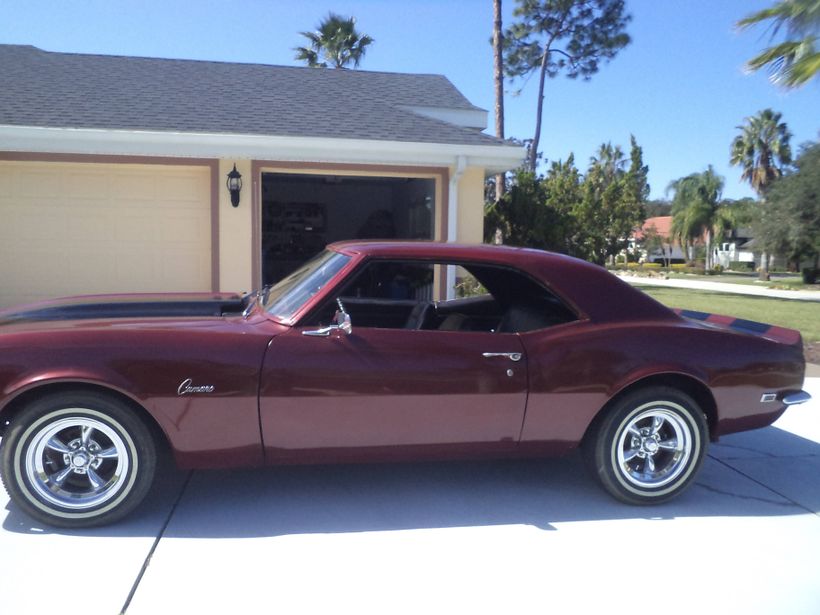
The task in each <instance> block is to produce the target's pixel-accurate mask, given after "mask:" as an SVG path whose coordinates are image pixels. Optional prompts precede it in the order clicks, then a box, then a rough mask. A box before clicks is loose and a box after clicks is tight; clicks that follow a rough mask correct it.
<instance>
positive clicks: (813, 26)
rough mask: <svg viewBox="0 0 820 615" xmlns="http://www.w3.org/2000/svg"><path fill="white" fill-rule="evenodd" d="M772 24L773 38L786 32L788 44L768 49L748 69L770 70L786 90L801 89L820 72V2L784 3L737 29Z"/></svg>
mask: <svg viewBox="0 0 820 615" xmlns="http://www.w3.org/2000/svg"><path fill="white" fill-rule="evenodd" d="M765 21H771V24H770V28H771V30H772V33H771V36H772V37H774V36H776V35H777V33H778V32H779V31H780V30H781V29H782V28H785V30H786V40H784V41H783V42H781V43H778V44H776V45H774V46H773V47H769V48H768V49H764V50H763V51H762V52H761V53H759V54H758V55H756V56H755V57H754V58H752V59H751V60H749V61H748V62H747V64H746V67H747V68H748V69H749V70H752V71H756V70H759V69H761V68H763V67H764V66H768V67H769V71H770V74H771V79H772V81H773V82H774V83H776V84H778V85H782V86H784V87H786V88H796V87H800V86H801V85H803V84H804V83H806V82H807V81H809V80H810V79H811V78H812V77H814V76H815V75H817V74H818V72H820V51H818V49H817V38H818V36H820V2H818V0H780V1H779V2H776V3H775V4H774V6H771V7H770V8H767V9H763V10H761V11H757V12H756V13H752V14H751V15H749V16H748V17H746V18H745V19H742V20H740V21H739V22H738V23H737V25H738V27H739V28H741V29H746V28H749V27H750V26H754V25H757V24H759V23H761V22H765Z"/></svg>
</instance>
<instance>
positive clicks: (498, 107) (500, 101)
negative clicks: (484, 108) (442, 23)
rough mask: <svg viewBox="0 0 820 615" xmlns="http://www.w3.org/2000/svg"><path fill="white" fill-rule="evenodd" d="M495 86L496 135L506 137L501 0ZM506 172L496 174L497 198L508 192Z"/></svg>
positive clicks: (496, 11) (497, 1) (496, 10)
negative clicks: (505, 178)
mask: <svg viewBox="0 0 820 615" xmlns="http://www.w3.org/2000/svg"><path fill="white" fill-rule="evenodd" d="M492 45H493V86H494V88H495V136H496V137H498V138H499V139H503V138H504V54H503V47H504V32H503V30H502V29H501V0H493V40H492ZM506 188H507V187H506V182H505V180H504V174H503V173H498V174H497V175H496V176H495V200H496V201H497V200H499V199H500V198H501V197H502V196H504V192H506Z"/></svg>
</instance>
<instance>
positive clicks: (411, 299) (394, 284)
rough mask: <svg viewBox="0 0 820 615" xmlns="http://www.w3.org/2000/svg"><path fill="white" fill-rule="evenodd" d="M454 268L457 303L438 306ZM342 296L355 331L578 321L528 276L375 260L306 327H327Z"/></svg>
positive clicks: (504, 327)
mask: <svg viewBox="0 0 820 615" xmlns="http://www.w3.org/2000/svg"><path fill="white" fill-rule="evenodd" d="M448 265H457V269H456V276H457V278H456V288H455V291H456V297H457V298H455V299H451V300H443V301H436V300H434V298H435V292H434V289H435V288H436V287H437V285H438V284H439V282H440V280H442V279H443V276H444V272H445V269H446V267H447V266H448ZM337 297H338V298H339V299H341V300H342V302H343V304H344V306H345V310H346V311H347V313H348V314H350V317H351V321H352V324H353V329H354V331H355V330H356V328H359V327H364V328H382V329H408V330H427V331H451V332H452V331H472V332H486V333H524V332H527V331H534V330H538V329H545V328H547V327H551V326H554V325H557V324H562V323H566V322H570V321H573V320H576V319H577V316H576V314H575V313H574V312H573V311H572V310H570V309H569V308H568V307H567V306H566V305H565V304H564V303H563V302H562V301H561V300H560V299H559V298H558V297H557V296H556V295H554V294H553V293H552V292H551V291H550V290H549V289H547V288H546V287H544V286H542V285H541V284H539V283H538V282H536V281H535V280H533V279H532V278H530V277H529V276H528V275H526V274H524V273H523V272H521V271H518V270H515V269H511V268H508V267H498V266H491V265H483V264H470V263H440V264H434V263H430V262H418V261H386V260H377V261H372V262H370V263H367V264H366V265H365V266H364V267H363V268H362V269H361V271H359V272H358V273H356V274H354V277H353V279H352V280H351V281H350V282H348V284H347V285H345V286H344V287H343V288H342V289H341V292H340V293H339V294H338V295H337V296H336V297H333V299H332V301H329V302H328V304H327V305H325V306H324V307H323V308H321V309H320V310H319V311H318V312H317V313H316V314H315V315H313V316H312V317H311V318H309V321H308V322H305V323H304V324H307V325H310V326H316V325H321V326H324V325H327V324H328V323H329V322H330V321H331V320H332V318H333V315H334V313H335V311H336V303H335V301H336V298H337Z"/></svg>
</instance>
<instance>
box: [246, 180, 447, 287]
mask: <svg viewBox="0 0 820 615" xmlns="http://www.w3.org/2000/svg"><path fill="white" fill-rule="evenodd" d="M435 210H436V179H435V178H434V177H401V176H398V177H397V176H378V175H370V176H362V175H338V174H321V175H320V174H312V173H271V172H267V173H262V216H261V227H262V235H261V240H262V280H263V283H264V284H270V283H275V282H277V281H279V280H281V279H282V278H283V277H285V276H286V275H288V274H289V273H291V272H292V271H293V270H295V269H296V268H297V267H299V266H300V265H301V264H302V263H304V262H305V261H306V260H308V259H309V258H311V257H312V256H313V255H314V254H316V253H317V252H319V251H320V250H322V249H323V248H324V247H325V246H326V245H327V244H329V243H333V242H334V241H342V240H346V239H433V237H434V236H435V235H434V234H435Z"/></svg>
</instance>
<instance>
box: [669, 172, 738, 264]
mask: <svg viewBox="0 0 820 615" xmlns="http://www.w3.org/2000/svg"><path fill="white" fill-rule="evenodd" d="M723 183H724V181H723V177H721V176H720V175H718V174H717V173H715V170H714V169H713V168H712V165H709V167H708V168H707V169H706V170H705V171H704V172H702V173H692V174H691V175H687V176H686V177H681V178H680V179H677V180H675V181H673V182H672V183H670V184H669V187H668V188H667V191H673V192H674V193H675V195H674V197H673V198H672V236H673V238H675V239H677V240H678V241H679V242H680V244H681V246H683V247H684V249H685V252H686V256H687V258H688V259H689V260H691V259H692V246H693V245H694V243H695V242H696V241H697V240H698V239H700V238H701V237H704V238H705V240H706V269H707V270H708V269H711V268H712V241H713V239H714V238H715V236H722V234H723V229H724V228H725V224H726V219H725V216H724V215H723V212H722V211H721V194H722V193H723Z"/></svg>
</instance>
